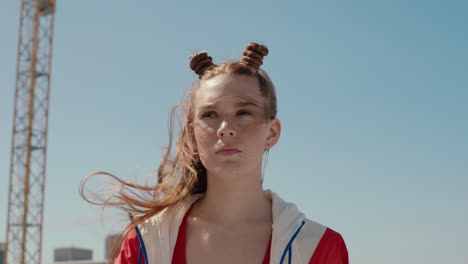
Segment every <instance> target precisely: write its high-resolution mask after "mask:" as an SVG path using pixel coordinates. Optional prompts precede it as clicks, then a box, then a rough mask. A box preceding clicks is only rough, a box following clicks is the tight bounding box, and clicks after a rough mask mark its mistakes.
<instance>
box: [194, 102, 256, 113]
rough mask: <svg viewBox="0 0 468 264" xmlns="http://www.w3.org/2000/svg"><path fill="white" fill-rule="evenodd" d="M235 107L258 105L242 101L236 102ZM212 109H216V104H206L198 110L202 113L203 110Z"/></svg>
mask: <svg viewBox="0 0 468 264" xmlns="http://www.w3.org/2000/svg"><path fill="white" fill-rule="evenodd" d="M235 106H237V107H245V106H254V107H258V104H256V103H254V102H251V101H243V102H237V103H236V104H235ZM213 108H216V104H206V105H203V106H201V107H200V108H199V109H200V111H203V110H207V109H213Z"/></svg>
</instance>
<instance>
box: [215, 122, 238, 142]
mask: <svg viewBox="0 0 468 264" xmlns="http://www.w3.org/2000/svg"><path fill="white" fill-rule="evenodd" d="M217 134H218V137H220V138H223V137H228V136H231V137H234V136H235V135H236V134H237V133H236V128H235V125H234V124H233V122H232V120H226V119H224V120H223V122H221V125H220V126H219V128H218V132H217Z"/></svg>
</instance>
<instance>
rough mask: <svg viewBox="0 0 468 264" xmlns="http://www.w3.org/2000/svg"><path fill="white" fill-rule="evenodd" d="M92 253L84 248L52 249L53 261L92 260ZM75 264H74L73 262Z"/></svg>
mask: <svg viewBox="0 0 468 264" xmlns="http://www.w3.org/2000/svg"><path fill="white" fill-rule="evenodd" d="M92 259H93V251H92V250H91V249H84V248H73V247H72V248H56V249H54V261H55V262H63V261H73V260H92ZM73 263H76V262H73Z"/></svg>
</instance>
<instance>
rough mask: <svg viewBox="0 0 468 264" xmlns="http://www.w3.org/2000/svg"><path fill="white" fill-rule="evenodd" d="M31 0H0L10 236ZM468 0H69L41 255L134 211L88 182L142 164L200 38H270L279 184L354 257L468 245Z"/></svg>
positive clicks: (425, 256) (462, 255)
mask: <svg viewBox="0 0 468 264" xmlns="http://www.w3.org/2000/svg"><path fill="white" fill-rule="evenodd" d="M19 2H20V1H4V2H3V3H2V6H1V8H0V39H1V41H0V128H1V129H0V146H1V152H0V175H1V176H0V200H1V202H0V241H4V240H5V238H6V234H5V232H6V212H7V197H8V196H7V189H8V175H9V161H10V149H11V131H12V118H13V102H14V85H15V70H16V66H15V64H16V54H17V43H18V26H19V12H20V4H19ZM467 11H468V3H467V2H466V1H461V0H460V1H450V0H449V1H430V0H425V1H422V0H413V1H403V0H392V1H371V0H368V1H364V0H356V1H297V2H293V1H244V0H241V1H206V0H201V1H187V2H186V3H182V2H180V1H110V0H101V1H89V0H88V1H58V3H57V13H56V20H55V39H54V49H53V63H52V68H53V70H52V72H53V77H52V87H51V101H50V116H49V141H48V143H49V145H48V156H47V185H46V196H45V202H46V203H45V219H44V237H43V242H44V244H43V245H44V246H43V256H44V257H43V259H44V263H46V264H47V263H49V262H50V261H51V260H52V255H53V248H54V247H64V246H72V245H73V246H76V247H85V248H92V249H93V250H94V253H95V254H94V255H95V259H102V258H103V248H104V237H105V235H106V234H107V233H109V232H114V231H116V230H118V229H119V228H120V227H122V226H123V223H124V221H125V220H126V219H125V218H123V219H121V220H117V218H114V217H112V215H114V212H113V211H109V213H107V214H104V217H103V218H101V217H100V211H99V209H98V208H95V207H94V206H91V205H88V204H86V203H85V202H84V201H83V200H82V199H81V198H80V196H79V194H78V186H79V182H80V180H81V179H82V178H83V177H84V176H86V175H87V174H89V173H91V172H94V171H96V170H106V171H110V172H113V173H115V174H117V175H118V176H120V177H123V178H126V179H138V180H140V182H144V180H145V178H146V175H147V174H149V173H150V172H151V170H153V169H154V168H156V167H157V165H158V162H159V161H160V155H159V153H160V147H161V146H163V145H165V144H166V142H167V126H166V124H167V116H168V112H169V109H170V107H171V106H172V105H174V104H176V103H177V102H179V101H180V99H181V98H182V95H183V94H184V92H185V90H186V89H187V88H188V87H189V86H190V85H191V83H192V82H193V81H194V80H195V78H196V76H195V74H194V73H193V72H191V71H190V69H189V67H188V58H189V56H190V54H192V53H194V52H196V51H199V50H207V51H208V52H209V53H210V55H211V56H213V58H214V60H215V62H219V61H221V60H225V59H239V58H240V55H241V52H242V50H243V49H244V47H245V45H246V44H247V43H249V42H259V43H263V44H265V45H267V46H268V47H269V49H270V55H268V57H266V58H265V63H264V66H263V68H264V69H265V70H266V71H267V72H268V73H269V74H270V76H271V77H272V79H273V81H274V82H275V84H276V87H277V93H278V103H279V108H278V110H279V118H280V119H281V121H282V124H283V134H282V138H281V139H280V142H279V144H278V145H277V146H276V147H275V148H274V149H273V150H272V151H271V153H270V160H269V165H268V171H267V175H266V179H265V183H264V184H265V187H266V188H271V189H273V190H274V191H276V192H277V193H279V194H280V195H282V196H284V198H286V199H287V200H289V201H292V202H295V203H296V204H297V205H298V207H299V208H300V209H302V210H303V211H304V212H305V213H306V214H307V216H308V217H310V218H311V219H313V220H315V221H317V222H320V223H322V224H324V225H327V226H329V227H331V228H333V229H334V230H336V231H338V232H340V233H341V234H342V235H343V237H344V238H345V241H346V243H347V245H348V250H349V255H350V259H351V262H352V263H360V264H373V263H380V264H393V263H425V264H440V263H468V192H467V189H468V120H467V119H468V103H467V102H468V74H467V72H468V49H467V47H468V30H467V28H468V16H467V15H466V14H467Z"/></svg>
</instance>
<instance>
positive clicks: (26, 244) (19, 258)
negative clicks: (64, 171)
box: [4, 0, 55, 264]
mask: <svg viewBox="0 0 468 264" xmlns="http://www.w3.org/2000/svg"><path fill="white" fill-rule="evenodd" d="M54 14H55V0H22V1H21V14H20V27H19V41H18V55H17V66H16V86H15V104H14V114H13V115H14V116H13V133H12V148H11V157H10V183H9V195H8V220H7V239H6V244H5V251H6V252H5V261H4V262H5V263H6V264H17V263H18V264H36V263H37V264H39V263H41V248H42V226H43V225H42V221H43V213H44V187H45V178H46V177H45V176H46V169H45V168H46V150H47V125H48V113H49V91H50V80H51V58H52V39H53V28H54Z"/></svg>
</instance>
